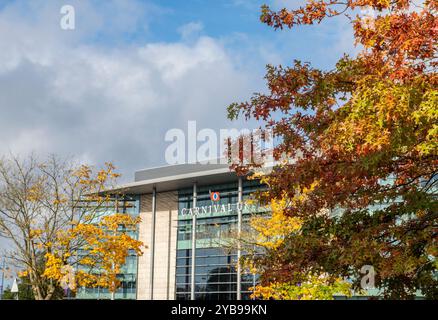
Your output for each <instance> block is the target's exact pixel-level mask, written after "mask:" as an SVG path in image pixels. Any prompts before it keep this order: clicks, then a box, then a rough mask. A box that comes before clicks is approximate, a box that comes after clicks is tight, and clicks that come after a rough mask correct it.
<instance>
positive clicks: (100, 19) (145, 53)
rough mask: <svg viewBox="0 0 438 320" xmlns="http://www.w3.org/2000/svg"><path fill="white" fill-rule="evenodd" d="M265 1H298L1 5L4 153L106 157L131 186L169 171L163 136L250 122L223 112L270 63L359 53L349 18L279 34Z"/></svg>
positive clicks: (252, 87) (276, 1)
mask: <svg viewBox="0 0 438 320" xmlns="http://www.w3.org/2000/svg"><path fill="white" fill-rule="evenodd" d="M263 3H267V4H269V5H271V6H273V7H274V8H281V7H283V6H288V7H294V6H298V5H299V4H300V3H303V1H302V0H270V1H258V0H185V1H181V0H168V1H157V0H143V1H142V0H88V1H85V0H69V1H67V0H7V1H5V0H0V109H1V110H0V112H2V117H1V118H0V139H1V140H2V144H1V145H0V153H2V154H5V153H8V152H11V151H12V152H13V153H17V154H26V153H29V152H34V153H37V154H40V155H42V156H44V155H46V154H48V153H55V154H59V155H61V156H65V157H73V158H74V159H77V160H78V161H82V162H87V163H90V164H96V165H99V164H102V163H103V162H105V161H112V162H114V163H115V164H116V166H117V167H119V168H120V171H121V172H122V173H123V177H124V178H123V179H124V180H125V181H129V180H131V179H132V176H133V171H134V170H136V169H139V168H144V167H148V166H156V165H163V164H165V161H164V160H165V159H164V153H165V149H166V147H167V145H168V142H166V141H165V140H164V137H165V134H166V132H167V131H168V130H169V129H172V128H181V129H183V130H185V129H186V127H187V121H189V120H195V121H197V124H198V129H202V128H211V129H213V130H216V131H218V130H220V129H222V128H232V127H237V128H242V127H246V126H250V125H249V124H247V123H244V122H243V121H238V122H233V123H231V122H230V121H228V120H227V118H226V107H227V106H228V105H229V104H230V103H232V102H236V101H242V100H245V99H248V98H249V97H250V96H251V94H252V93H253V92H257V91H263V90H265V87H264V80H263V76H264V72H265V65H266V64H274V65H277V64H283V65H288V64H291V63H292V61H293V59H299V60H303V61H309V62H311V63H312V64H313V65H314V66H316V67H320V68H323V69H329V68H333V66H334V64H335V62H336V61H337V60H338V59H339V58H340V57H341V56H342V54H343V53H344V52H347V53H354V52H355V49H354V46H353V43H352V40H353V38H352V31H351V28H350V26H349V24H348V21H347V19H346V18H345V17H341V18H337V19H333V20H331V21H328V22H325V23H323V24H321V25H317V26H306V27H298V28H296V29H293V30H283V31H280V30H278V31H274V30H273V29H271V28H269V27H268V26H266V25H263V24H262V23H260V21H259V16H260V6H261V5H262V4H263ZM65 4H69V5H72V6H73V7H74V8H75V16H76V21H75V24H76V28H75V30H69V31H66V30H62V29H61V28H60V24H59V22H60V19H61V18H62V15H61V14H60V8H61V7H62V6H63V5H65Z"/></svg>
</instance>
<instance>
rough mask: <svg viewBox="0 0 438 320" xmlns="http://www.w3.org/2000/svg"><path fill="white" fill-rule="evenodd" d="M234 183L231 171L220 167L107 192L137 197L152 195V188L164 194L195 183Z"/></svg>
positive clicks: (128, 185)
mask: <svg viewBox="0 0 438 320" xmlns="http://www.w3.org/2000/svg"><path fill="white" fill-rule="evenodd" d="M169 169H170V168H169ZM235 181H237V174H236V173H235V172H234V171H231V170H230V169H229V168H228V167H220V168H215V169H211V170H201V171H196V172H188V173H182V174H175V175H169V176H164V177H159V178H153V179H146V180H141V181H135V182H131V183H127V184H124V185H121V186H118V187H116V188H114V189H111V190H108V191H107V192H111V191H117V192H122V193H124V194H133V195H138V194H149V193H152V191H153V188H156V191H157V192H166V191H177V190H179V189H184V188H191V187H193V184H194V183H195V182H196V183H197V185H198V186H205V185H212V184H220V183H228V182H235Z"/></svg>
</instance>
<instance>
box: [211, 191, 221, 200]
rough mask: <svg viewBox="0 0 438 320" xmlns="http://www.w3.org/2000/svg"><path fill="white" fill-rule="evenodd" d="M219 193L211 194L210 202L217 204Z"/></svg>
mask: <svg viewBox="0 0 438 320" xmlns="http://www.w3.org/2000/svg"><path fill="white" fill-rule="evenodd" d="M220 198H221V197H220V196H219V192H211V193H210V199H211V201H214V202H218V201H219V200H220Z"/></svg>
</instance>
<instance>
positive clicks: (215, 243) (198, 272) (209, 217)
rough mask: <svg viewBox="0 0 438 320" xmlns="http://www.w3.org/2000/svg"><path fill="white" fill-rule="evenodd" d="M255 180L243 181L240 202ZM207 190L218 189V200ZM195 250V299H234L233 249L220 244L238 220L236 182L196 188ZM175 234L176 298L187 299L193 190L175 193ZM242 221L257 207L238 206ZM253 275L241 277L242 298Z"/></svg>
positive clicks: (255, 185) (255, 186) (257, 184)
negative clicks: (176, 198) (240, 210)
mask: <svg viewBox="0 0 438 320" xmlns="http://www.w3.org/2000/svg"><path fill="white" fill-rule="evenodd" d="M260 187H261V185H260V182H259V181H243V190H242V191H243V194H242V195H243V202H245V200H247V199H248V198H249V197H250V194H251V193H253V192H254V191H256V190H258V189H260ZM211 192H218V193H219V196H220V199H219V201H215V202H213V201H212V200H211V199H210V193H211ZM196 200H197V201H196V207H197V208H198V210H199V212H197V214H196V216H197V222H196V250H195V256H196V258H195V299H199V300H219V299H220V300H235V299H237V271H236V265H237V252H236V250H235V249H234V250H233V249H232V248H229V247H227V245H224V244H225V242H226V238H227V237H229V236H230V233H231V232H233V231H236V228H237V219H238V209H237V205H238V182H237V181H236V182H235V183H227V184H221V185H210V186H205V187H202V186H201V187H198V188H197V198H196ZM178 207H179V208H178V235H177V241H178V242H177V258H176V259H177V261H176V299H177V300H189V299H190V298H191V283H192V281H191V266H192V250H191V248H192V225H193V223H192V214H191V213H192V212H191V209H193V189H184V190H179V192H178ZM241 208H242V220H243V221H245V220H247V219H248V217H249V216H250V215H251V214H254V213H257V212H258V211H259V209H258V208H250V207H245V208H244V207H241ZM255 282H256V276H255V275H253V274H248V273H245V272H244V273H243V274H242V276H241V294H242V299H249V298H250V292H249V288H250V287H252V286H254V284H255Z"/></svg>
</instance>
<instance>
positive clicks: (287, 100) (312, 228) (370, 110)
mask: <svg viewBox="0 0 438 320" xmlns="http://www.w3.org/2000/svg"><path fill="white" fill-rule="evenodd" d="M361 9H367V10H368V11H369V9H371V10H372V11H373V12H374V13H375V14H374V15H363V14H360V10H361ZM437 9H438V2H437V1H429V0H426V1H423V2H421V3H419V2H418V1H410V0H393V1H386V0H383V1H382V0H346V1H342V2H341V1H336V0H318V1H308V2H307V4H306V5H304V6H303V7H300V8H297V9H286V8H285V9H282V10H279V11H275V10H271V9H270V8H269V7H268V6H263V7H262V14H261V21H262V22H263V23H265V24H267V25H268V26H271V27H273V28H274V29H284V28H291V29H292V30H294V28H295V27H296V26H297V25H311V24H317V23H320V22H322V21H324V20H326V19H330V18H331V17H335V16H340V15H346V18H345V19H349V22H350V23H351V26H352V28H353V29H354V36H355V40H356V45H357V46H358V47H359V48H360V50H361V51H360V53H359V54H358V55H357V56H355V57H349V56H347V55H345V56H344V57H342V58H341V59H340V60H339V61H338V62H337V64H336V66H334V68H333V69H332V70H319V69H316V68H314V67H312V66H311V64H310V63H307V62H301V61H295V62H294V63H293V64H292V65H291V66H290V67H285V66H268V67H267V74H266V81H267V86H268V89H269V90H268V93H266V94H255V95H254V96H253V97H252V99H251V100H250V101H247V102H243V103H234V104H232V105H230V106H229V107H228V116H229V118H230V119H236V118H237V117H239V116H243V117H244V118H245V119H250V118H253V119H256V120H259V121H262V122H263V123H264V127H263V129H269V130H272V132H273V133H274V136H275V139H276V141H277V142H278V143H277V144H276V145H275V148H274V156H275V158H276V159H277V160H278V161H279V163H278V165H277V166H276V167H275V168H274V169H273V171H272V172H270V173H268V174H267V175H266V177H265V178H266V183H267V185H268V191H267V192H264V193H260V194H259V195H258V199H259V201H261V202H262V203H265V204H267V203H270V202H271V201H280V200H281V199H284V198H286V199H288V201H287V206H285V207H284V209H283V214H284V216H285V219H288V218H294V219H295V218H297V219H300V222H301V226H300V229H299V230H298V231H295V232H289V233H287V234H284V235H280V237H281V238H282V241H281V243H280V244H279V246H278V247H276V248H275V249H269V248H268V250H267V251H266V254H265V255H263V256H258V257H257V259H255V261H256V263H257V265H258V268H259V269H260V270H261V286H264V287H266V288H271V289H272V288H274V292H272V291H271V293H272V294H275V288H279V284H280V288H281V284H283V287H284V284H288V285H292V286H293V285H294V284H295V285H298V284H300V281H299V280H297V278H296V277H297V275H299V278H300V277H301V278H302V279H306V278H309V277H310V276H318V275H330V277H331V278H333V279H339V278H340V279H350V281H352V286H353V289H357V290H358V289H360V288H361V283H360V282H361V277H362V274H361V273H360V270H361V268H362V267H363V266H364V265H369V266H372V267H373V268H374V270H375V272H376V282H375V284H376V287H377V288H378V289H379V290H380V294H381V296H383V297H385V298H393V299H406V298H412V297H414V296H415V295H416V294H417V293H420V294H422V295H424V296H426V297H427V298H431V299H436V298H438V279H437V277H436V274H437V267H438V264H437V260H436V257H437V255H438V249H437V248H438V246H437V234H438V202H437V187H438V177H437V174H438V91H437V84H438V77H437V72H436V68H437V65H438V61H437V39H438V18H437ZM285 159H286V160H285ZM234 167H235V168H236V170H237V171H238V172H239V173H244V172H246V171H248V170H249V169H252V168H251V166H249V167H248V166H241V165H239V164H237V165H235V166H234ZM280 291H281V290H280ZM292 291H293V290H292ZM289 292H291V291H290V290H289Z"/></svg>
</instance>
